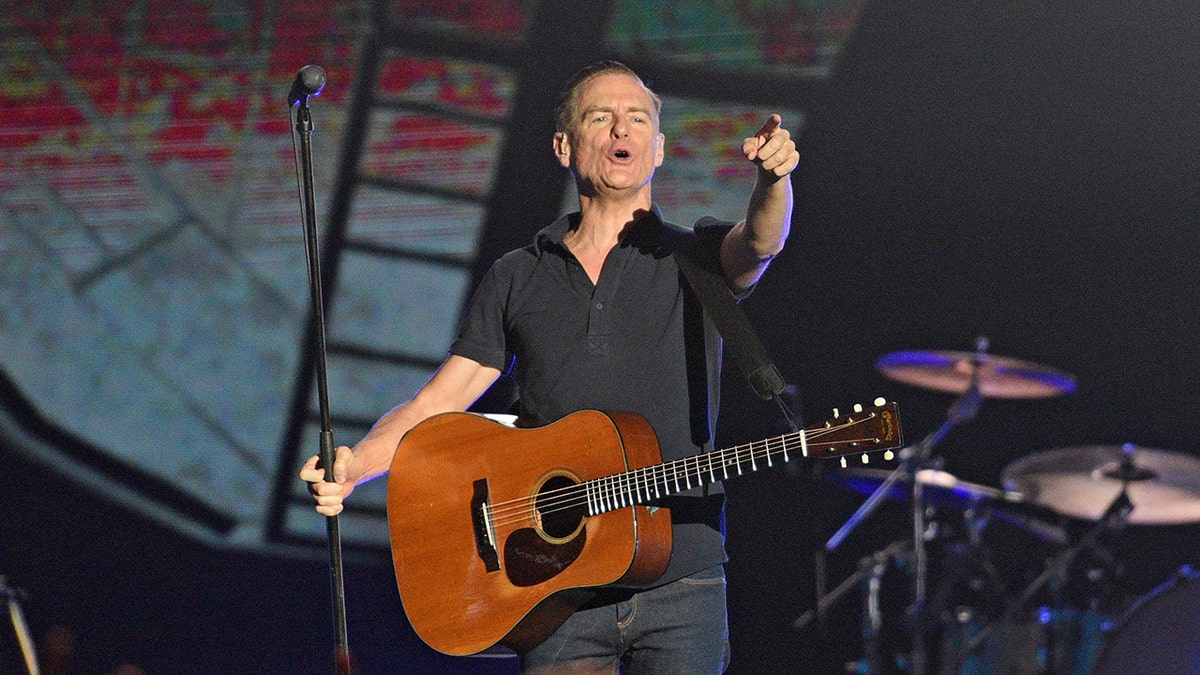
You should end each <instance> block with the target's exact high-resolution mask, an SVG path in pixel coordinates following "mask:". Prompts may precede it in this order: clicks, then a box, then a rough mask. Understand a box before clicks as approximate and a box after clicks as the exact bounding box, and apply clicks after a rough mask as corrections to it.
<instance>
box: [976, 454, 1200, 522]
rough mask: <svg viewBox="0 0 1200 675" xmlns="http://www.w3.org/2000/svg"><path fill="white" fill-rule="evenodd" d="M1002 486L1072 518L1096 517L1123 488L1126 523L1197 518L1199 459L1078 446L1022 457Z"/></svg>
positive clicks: (1199, 510) (1007, 469) (1006, 473)
mask: <svg viewBox="0 0 1200 675" xmlns="http://www.w3.org/2000/svg"><path fill="white" fill-rule="evenodd" d="M1000 475H1001V479H1002V481H1003V483H1004V486H1005V488H1007V489H1009V490H1018V491H1020V492H1022V493H1024V494H1025V495H1026V496H1027V498H1028V499H1030V500H1031V501H1033V502H1035V503H1038V504H1041V505H1043V506H1046V507H1049V508H1051V509H1053V510H1055V511H1057V512H1058V513H1061V514H1063V515H1065V516H1070V517H1073V518H1082V519H1084V520H1092V521H1098V520H1100V519H1101V518H1103V517H1104V513H1105V511H1106V510H1107V509H1108V507H1109V506H1110V505H1111V504H1112V503H1113V501H1114V500H1115V499H1116V498H1117V497H1118V496H1119V495H1120V494H1121V489H1122V487H1124V488H1125V490H1126V494H1127V495H1128V497H1129V501H1130V502H1132V503H1133V511H1132V512H1130V514H1129V518H1128V522H1130V523H1133V524H1140V525H1177V524H1182V523H1193V522H1197V521H1200V459H1197V458H1195V457H1190V456H1188V455H1182V454H1179V453H1174V452H1167V451H1165V450H1154V449H1150V448H1141V447H1137V446H1134V445H1128V444H1127V445H1123V446H1121V445H1112V446H1109V445H1097V446H1079V447H1072V448H1059V449H1057V450H1046V451H1044V452H1038V453H1034V454H1032V455H1028V456H1026V457H1022V458H1021V459H1018V460H1017V461H1015V462H1013V463H1011V464H1009V465H1008V466H1006V467H1005V468H1004V470H1003V471H1002V472H1001V474H1000Z"/></svg>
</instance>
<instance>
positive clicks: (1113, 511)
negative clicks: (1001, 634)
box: [960, 483, 1133, 673]
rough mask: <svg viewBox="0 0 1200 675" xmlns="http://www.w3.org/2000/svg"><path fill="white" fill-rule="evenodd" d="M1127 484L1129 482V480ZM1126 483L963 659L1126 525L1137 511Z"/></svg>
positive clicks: (1051, 667) (965, 651)
mask: <svg viewBox="0 0 1200 675" xmlns="http://www.w3.org/2000/svg"><path fill="white" fill-rule="evenodd" d="M1126 485H1128V484H1127V483H1126ZM1125 487H1126V486H1125V485H1123V486H1122V487H1121V492H1120V494H1118V495H1117V496H1116V497H1115V498H1114V499H1113V501H1112V503H1111V504H1109V506H1108V508H1107V509H1105V511H1104V515H1103V516H1101V518H1100V520H1099V521H1097V522H1096V524H1095V525H1093V526H1092V527H1090V528H1089V529H1088V531H1087V532H1086V533H1085V534H1084V535H1083V536H1082V537H1080V539H1079V541H1078V542H1076V543H1075V544H1074V545H1073V546H1071V547H1069V548H1067V549H1065V550H1064V551H1063V552H1062V553H1059V554H1058V555H1057V556H1055V557H1053V558H1051V559H1050V560H1047V561H1046V569H1045V570H1043V571H1042V573H1041V574H1040V575H1038V577H1037V578H1036V579H1034V580H1033V581H1031V582H1030V583H1029V585H1028V586H1026V587H1025V590H1024V591H1022V592H1021V595H1020V596H1019V597H1018V598H1017V599H1016V600H1015V601H1013V603H1012V604H1010V605H1009V606H1008V607H1007V608H1006V609H1005V611H1004V613H1003V614H1002V615H1001V616H1000V617H999V618H998V619H996V620H995V621H993V622H992V623H990V624H988V625H987V626H984V628H983V629H982V630H980V631H979V632H978V633H976V634H975V635H974V636H973V637H972V638H971V640H970V641H969V642H967V644H966V646H965V647H963V649H962V652H961V654H960V659H965V658H966V657H968V656H970V655H971V654H973V653H975V652H976V651H977V650H978V649H979V648H980V647H982V646H983V644H984V643H985V642H987V640H988V639H989V638H990V637H991V636H992V635H993V634H994V633H995V632H996V631H997V630H998V629H999V628H1000V627H1002V626H1004V625H1005V624H1007V623H1008V622H1009V621H1011V620H1012V618H1013V617H1014V616H1015V615H1016V613H1017V612H1019V611H1021V609H1022V608H1023V607H1025V605H1026V604H1027V603H1028V602H1029V601H1030V600H1032V599H1033V596H1035V595H1037V593H1038V592H1039V591H1041V590H1042V589H1043V588H1044V587H1046V585H1047V584H1050V582H1051V581H1053V582H1055V585H1059V584H1061V583H1062V581H1063V580H1064V579H1065V578H1066V576H1067V571H1068V569H1069V568H1070V566H1071V564H1072V563H1073V562H1074V561H1075V559H1076V558H1077V557H1078V556H1079V554H1080V553H1082V552H1084V551H1086V550H1088V549H1090V548H1092V547H1094V546H1095V545H1096V542H1097V541H1098V540H1099V538H1100V535H1102V534H1104V533H1105V532H1110V531H1116V530H1119V529H1121V528H1122V527H1124V526H1125V524H1126V522H1127V521H1128V518H1129V514H1130V512H1131V511H1133V502H1131V501H1130V500H1129V494H1128V492H1127V491H1126V489H1125ZM1048 667H1049V670H1048V671H1047V672H1048V673H1054V672H1056V670H1055V664H1054V663H1053V659H1052V658H1049V659H1048Z"/></svg>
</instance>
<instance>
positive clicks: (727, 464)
mask: <svg viewBox="0 0 1200 675" xmlns="http://www.w3.org/2000/svg"><path fill="white" fill-rule="evenodd" d="M899 419H900V418H899V415H898V414H897V411H896V404H895V403H888V404H880V405H877V406H876V407H874V408H871V409H870V410H866V411H861V410H856V411H855V413H853V414H851V415H847V416H845V417H840V416H837V415H835V416H834V417H833V418H832V419H831V420H829V421H827V422H825V423H824V425H822V426H818V427H812V428H808V429H804V430H801V431H794V432H791V433H786V434H783V435H780V436H775V437H773V438H768V439H765V440H761V441H754V442H752V443H746V444H744V445H737V446H734V447H731V448H726V449H724V450H714V451H712V452H707V453H701V454H698V455H692V456H690V457H684V458H683V459H677V460H675V461H672V462H664V463H662V464H656V465H653V466H647V467H643V468H640V469H634V470H632V471H626V472H624V473H619V474H614V475H611V476H605V477H603V478H596V479H593V480H590V481H586V482H585V483H583V484H582V487H583V488H584V489H585V490H586V493H587V503H588V512H589V514H590V515H596V514H600V513H605V512H607V511H613V510H616V509H619V508H624V507H626V506H636V505H639V504H645V503H648V502H651V501H654V500H656V499H661V498H663V497H667V496H670V495H673V494H676V493H679V492H683V491H685V490H690V489H692V488H694V487H699V486H702V485H708V484H710V483H715V482H717V481H720V480H728V479H730V478H734V477H736V476H741V475H744V474H747V473H753V472H755V471H758V470H759V469H765V468H770V467H773V466H775V465H776V464H778V463H786V462H789V461H791V459H792V458H793V457H795V456H796V455H797V454H798V455H800V456H802V457H808V456H810V454H811V455H812V456H816V457H823V458H829V457H843V456H845V455H847V454H856V453H865V452H871V451H877V450H891V449H893V448H896V447H899V446H900V443H901V440H900V436H901V434H900V426H899Z"/></svg>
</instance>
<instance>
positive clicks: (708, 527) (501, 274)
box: [300, 61, 799, 675]
mask: <svg viewBox="0 0 1200 675" xmlns="http://www.w3.org/2000/svg"><path fill="white" fill-rule="evenodd" d="M660 108H661V101H660V100H659V98H658V96H657V95H655V94H654V93H653V92H652V91H650V90H649V89H648V88H647V87H646V86H645V85H644V84H643V83H642V81H641V79H640V78H639V77H638V76H637V75H636V74H635V73H634V72H633V71H632V70H630V69H629V68H627V67H626V66H624V65H622V64H619V63H616V62H611V61H606V62H600V63H597V64H593V65H592V66H589V67H587V68H585V69H583V70H582V71H580V73H578V74H577V75H576V76H575V77H574V78H573V79H572V80H571V82H570V85H569V87H568V89H567V91H566V92H565V93H564V96H563V98H562V100H561V101H560V104H559V106H558V110H557V126H558V131H557V133H555V135H554V153H555V155H556V157H557V158H558V160H559V162H560V163H561V164H562V165H563V167H565V168H567V169H569V170H570V171H571V173H572V175H573V176H574V178H575V183H576V186H577V188H578V192H579V207H580V208H579V212H578V213H574V214H571V215H568V216H564V217H562V218H560V219H559V220H558V221H556V222H555V223H553V224H552V225H550V226H549V227H547V228H545V229H543V230H542V231H541V232H540V233H539V234H538V235H537V237H536V239H535V242H534V243H533V244H532V245H531V246H528V247H526V248H523V249H519V250H517V251H513V252H511V253H509V254H507V255H505V256H503V257H502V258H501V259H500V260H499V261H497V262H496V263H495V264H494V265H493V266H492V268H491V270H490V271H489V272H488V274H487V275H486V276H485V278H484V279H483V281H482V282H481V283H480V286H479V288H478V289H477V290H476V292H475V295H474V297H473V299H472V303H471V306H470V308H469V310H468V312H467V314H466V316H465V317H464V320H463V326H462V329H461V331H460V333H459V336H458V338H457V340H456V341H455V342H454V344H453V345H452V346H451V349H450V356H449V357H448V358H447V359H446V361H445V362H444V363H443V364H442V366H441V367H440V368H439V369H438V371H437V372H436V373H435V374H434V375H433V377H432V378H431V379H430V380H429V381H428V382H427V383H426V384H425V385H424V386H423V387H422V388H421V390H420V391H418V392H417V394H416V395H415V396H414V397H413V399H412V400H410V401H408V402H406V403H403V404H401V405H399V406H397V407H396V408H394V409H393V410H391V411H390V412H388V413H387V414H385V415H384V416H383V417H382V418H381V419H380V420H379V421H378V422H377V423H376V424H375V426H374V427H372V429H371V431H370V432H369V433H368V434H367V435H366V437H364V438H363V439H362V440H361V441H360V442H359V443H358V444H357V445H356V446H355V447H354V449H353V450H350V449H349V448H344V447H343V448H339V449H338V453H337V458H336V460H335V463H334V467H333V476H334V480H335V482H333V483H328V482H322V481H323V478H324V471H323V470H322V469H320V468H317V458H316V457H314V458H312V459H310V460H309V461H308V463H307V464H305V466H304V468H303V469H302V471H301V474H300V476H301V478H302V479H303V480H305V481H308V482H309V483H311V491H312V493H313V495H314V497H315V499H316V502H317V511H318V512H319V513H321V514H324V515H334V514H336V513H338V512H340V511H341V509H342V502H343V500H344V499H345V498H346V497H347V496H349V495H350V493H351V492H352V491H353V489H354V486H355V485H356V484H358V483H362V482H364V481H367V480H370V479H371V478H374V477H376V476H378V475H380V474H382V473H384V472H386V471H387V470H388V468H389V466H390V464H391V460H392V457H393V455H394V453H395V450H396V447H397V444H398V443H399V441H400V439H401V437H402V436H403V435H404V433H405V432H407V431H408V430H409V429H410V428H412V427H413V426H414V425H415V424H417V423H418V422H420V421H421V420H423V419H425V418H427V417H429V416H430V415H433V414H435V413H439V412H445V411H450V410H465V409H466V408H467V407H468V406H470V405H471V404H472V403H473V402H474V401H475V400H476V399H477V398H478V397H479V396H481V395H482V394H483V393H484V392H485V391H486V390H487V389H488V387H490V386H491V384H492V383H493V382H495V380H496V379H497V378H498V377H499V376H500V375H501V373H502V372H503V371H506V370H509V369H511V371H512V373H513V375H514V377H515V379H516V381H517V384H518V387H519V395H520V398H519V402H518V404H519V413H520V417H521V420H522V422H523V423H524V424H527V425H543V424H549V423H551V422H553V421H555V420H557V419H559V418H561V417H563V416H565V415H566V414H568V413H570V412H573V411H575V410H580V409H585V408H591V409H600V410H626V411H633V412H637V413H640V414H642V415H644V416H645V417H646V418H647V420H648V421H649V422H650V425H651V427H652V428H653V429H654V431H655V434H656V436H657V437H658V441H659V444H660V448H661V451H662V454H663V459H664V460H667V461H670V460H674V459H678V458H680V457H683V456H687V455H691V454H695V453H696V452H699V451H701V450H703V449H705V448H708V447H709V446H710V444H711V442H712V436H713V427H712V425H713V422H714V421H715V419H716V405H717V394H718V392H719V379H718V375H719V372H718V371H719V368H720V359H719V357H720V340H719V337H718V336H717V334H716V332H715V329H714V328H713V326H712V325H711V322H708V321H707V320H704V319H702V318H698V317H701V316H702V315H701V313H700V309H699V305H698V304H697V301H696V298H695V296H694V295H693V294H692V292H691V290H690V289H689V288H688V287H687V284H686V282H685V281H683V280H682V277H681V276H680V271H679V267H678V263H677V261H676V259H675V258H674V257H673V256H672V255H671V253H673V252H675V251H676V250H677V249H680V248H684V249H687V250H688V251H689V252H691V254H692V255H694V256H695V259H697V260H700V261H704V260H708V261H710V262H711V263H712V265H713V266H715V267H717V269H719V270H720V272H721V273H722V274H723V275H724V278H725V280H726V283H727V285H728V287H729V289H730V291H731V292H732V293H734V294H735V295H736V296H738V297H741V296H743V295H744V294H746V293H747V292H749V290H750V289H751V288H752V287H753V285H754V284H755V283H756V282H757V280H758V278H759V277H760V275H761V274H762V273H763V271H764V270H765V269H766V267H767V265H768V263H769V262H770V260H771V258H772V257H774V256H775V255H776V254H778V253H779V252H780V250H782V248H783V244H784V241H785V239H786V238H787V235H788V229H789V224H790V220H791V212H792V189H791V183H790V180H789V178H788V175H789V174H790V173H791V171H792V170H793V169H794V168H795V167H796V164H797V162H798V161H799V155H798V153H797V151H796V146H795V143H794V141H792V140H791V138H790V135H789V134H788V132H787V131H786V130H785V129H783V128H782V127H781V126H780V122H781V120H780V118H779V116H778V115H772V116H771V117H770V118H769V119H768V120H767V121H766V123H765V124H763V126H762V128H761V129H759V130H758V132H757V133H756V134H755V135H754V136H752V137H750V138H747V139H745V140H744V141H743V143H742V151H743V153H744V154H745V156H746V159H747V160H748V161H750V162H753V163H754V164H755V165H756V166H757V178H756V181H755V185H754V188H753V191H752V192H751V195H750V200H749V205H748V207H747V211H746V218H745V220H743V221H741V222H739V223H736V224H734V223H722V222H720V221H716V220H714V219H711V218H706V219H702V220H701V222H699V223H697V226H696V228H695V230H694V232H693V231H689V230H684V229H683V228H677V227H675V226H671V225H668V224H665V223H663V222H662V220H661V216H660V214H659V212H658V210H657V207H655V206H654V205H653V204H652V202H651V198H650V184H651V178H652V177H653V175H654V170H655V168H657V167H658V166H660V165H661V164H662V161H663V147H664V141H665V139H664V137H663V135H662V134H661V133H660V132H659V127H658V116H659V111H660ZM658 505H659V506H661V507H665V508H670V513H671V520H672V537H673V542H674V545H673V549H672V555H671V560H670V563H669V564H668V566H667V570H666V572H665V573H664V574H663V576H662V577H661V578H660V579H659V581H658V582H657V583H656V584H654V585H653V586H652V587H651V588H648V589H608V590H605V591H603V592H601V593H599V594H598V596H597V599H596V600H595V601H594V602H592V603H590V604H589V605H587V606H586V607H584V608H581V609H580V610H579V611H577V612H575V613H574V614H573V615H572V616H571V617H570V618H569V619H568V620H567V621H566V623H564V624H563V625H562V626H561V627H560V628H559V629H558V631H556V632H555V633H554V635H552V636H551V637H550V638H549V639H547V640H546V641H545V642H543V643H542V644H540V645H538V646H537V647H535V648H533V649H532V650H530V651H528V652H527V653H525V654H522V667H523V669H524V671H525V672H526V673H551V672H553V673H560V672H572V673H582V672H588V673H591V672H596V673H599V672H604V673H616V672H618V670H619V669H624V670H623V672H627V673H630V674H636V673H646V674H649V673H653V674H654V675H664V674H669V673H680V674H681V675H682V674H684V673H686V674H688V675H694V674H696V673H719V672H720V671H722V670H724V668H725V666H726V665H727V664H728V659H729V656H728V649H729V646H728V626H727V620H726V608H725V578H724V570H723V567H722V566H723V564H724V562H725V552H724V532H723V508H724V495H723V493H722V490H721V487H720V485H719V484H715V485H711V486H707V487H698V488H695V489H692V490H689V491H686V492H684V493H681V494H679V495H675V496H672V497H669V498H666V499H664V500H662V503H661V504H658Z"/></svg>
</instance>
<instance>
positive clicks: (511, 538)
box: [504, 527, 587, 588]
mask: <svg viewBox="0 0 1200 675" xmlns="http://www.w3.org/2000/svg"><path fill="white" fill-rule="evenodd" d="M586 540H587V530H586V529H580V530H579V533H578V534H577V535H576V536H575V537H573V538H571V539H569V540H567V541H566V542H563V543H558V544H556V543H552V542H549V541H547V540H546V539H545V537H543V536H542V535H541V534H539V533H538V531H537V530H535V529H533V528H532V527H526V528H522V529H519V530H516V531H514V532H513V533H512V534H510V535H508V539H507V540H505V542H504V568H505V571H506V573H507V574H508V578H509V581H511V582H512V584H513V585H514V586H520V587H522V588H526V587H529V586H536V585H538V584H540V583H543V582H545V581H549V580H550V579H553V578H554V577H556V576H558V575H559V574H560V573H562V571H563V570H565V569H567V567H569V566H570V565H571V563H573V562H575V560H576V559H577V558H578V557H579V554H580V553H581V552H582V551H583V545H584V543H585V542H586Z"/></svg>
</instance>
